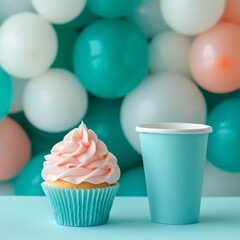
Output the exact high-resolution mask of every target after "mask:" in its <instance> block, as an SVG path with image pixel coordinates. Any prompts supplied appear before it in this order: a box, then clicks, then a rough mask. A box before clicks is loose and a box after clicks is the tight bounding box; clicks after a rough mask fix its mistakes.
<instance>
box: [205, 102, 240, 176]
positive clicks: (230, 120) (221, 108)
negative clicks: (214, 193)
mask: <svg viewBox="0 0 240 240" xmlns="http://www.w3.org/2000/svg"><path fill="white" fill-rule="evenodd" d="M207 123H208V124H209V125H211V126H212V127H213V133H212V134H210V135H209V143H208V152H207V159H208V160H209V161H210V162H211V163H212V164H214V165H215V166H216V167H218V168H220V169H222V170H225V171H229V172H240V98H233V99H229V100H226V101H224V102H221V103H220V104H219V105H217V106H216V107H215V108H214V109H213V110H212V111H211V112H210V114H209V117H208V120H207Z"/></svg>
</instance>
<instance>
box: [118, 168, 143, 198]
mask: <svg viewBox="0 0 240 240" xmlns="http://www.w3.org/2000/svg"><path fill="white" fill-rule="evenodd" d="M119 184H120V188H119V190H118V196H147V189H146V181H145V175H144V170H143V167H142V166H141V167H137V168H133V169H131V170H129V171H127V172H124V173H123V174H122V175H121V177H120V180H119Z"/></svg>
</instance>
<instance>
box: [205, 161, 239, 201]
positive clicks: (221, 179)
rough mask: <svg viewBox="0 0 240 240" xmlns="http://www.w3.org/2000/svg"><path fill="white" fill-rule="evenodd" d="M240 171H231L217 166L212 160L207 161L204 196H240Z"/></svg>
mask: <svg viewBox="0 0 240 240" xmlns="http://www.w3.org/2000/svg"><path fill="white" fill-rule="evenodd" d="M238 182H240V173H229V172H225V171H222V170H221V169H219V168H216V167H215V166H214V165H212V164H211V163H210V162H207V163H206V167H205V173H204V181H203V195H204V196H239V195H240V184H236V183H238Z"/></svg>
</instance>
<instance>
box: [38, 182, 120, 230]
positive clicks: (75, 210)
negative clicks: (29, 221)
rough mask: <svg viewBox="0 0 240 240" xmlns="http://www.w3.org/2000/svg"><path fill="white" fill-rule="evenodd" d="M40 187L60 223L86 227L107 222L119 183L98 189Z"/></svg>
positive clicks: (43, 184) (43, 185)
mask: <svg viewBox="0 0 240 240" xmlns="http://www.w3.org/2000/svg"><path fill="white" fill-rule="evenodd" d="M42 188H43V190H44V192H45V194H46V196H47V198H48V201H49V203H50V205H51V207H52V209H53V214H54V218H55V220H56V222H57V223H58V224H60V225H65V226H75V227H88V226H96V225H102V224H105V223H107V221H108V219H109V213H110V210H111V208H112V204H113V200H114V197H115V196H116V193H117V191H118V188H119V184H116V185H115V186H110V187H106V188H98V189H64V188H54V187H48V186H46V184H45V183H42Z"/></svg>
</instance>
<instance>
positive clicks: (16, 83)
mask: <svg viewBox="0 0 240 240" xmlns="http://www.w3.org/2000/svg"><path fill="white" fill-rule="evenodd" d="M11 79H12V86H13V101H12V105H11V109H10V113H16V112H20V111H22V110H23V91H24V89H25V86H26V84H27V82H28V80H27V79H20V78H16V77H12V78H11Z"/></svg>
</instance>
